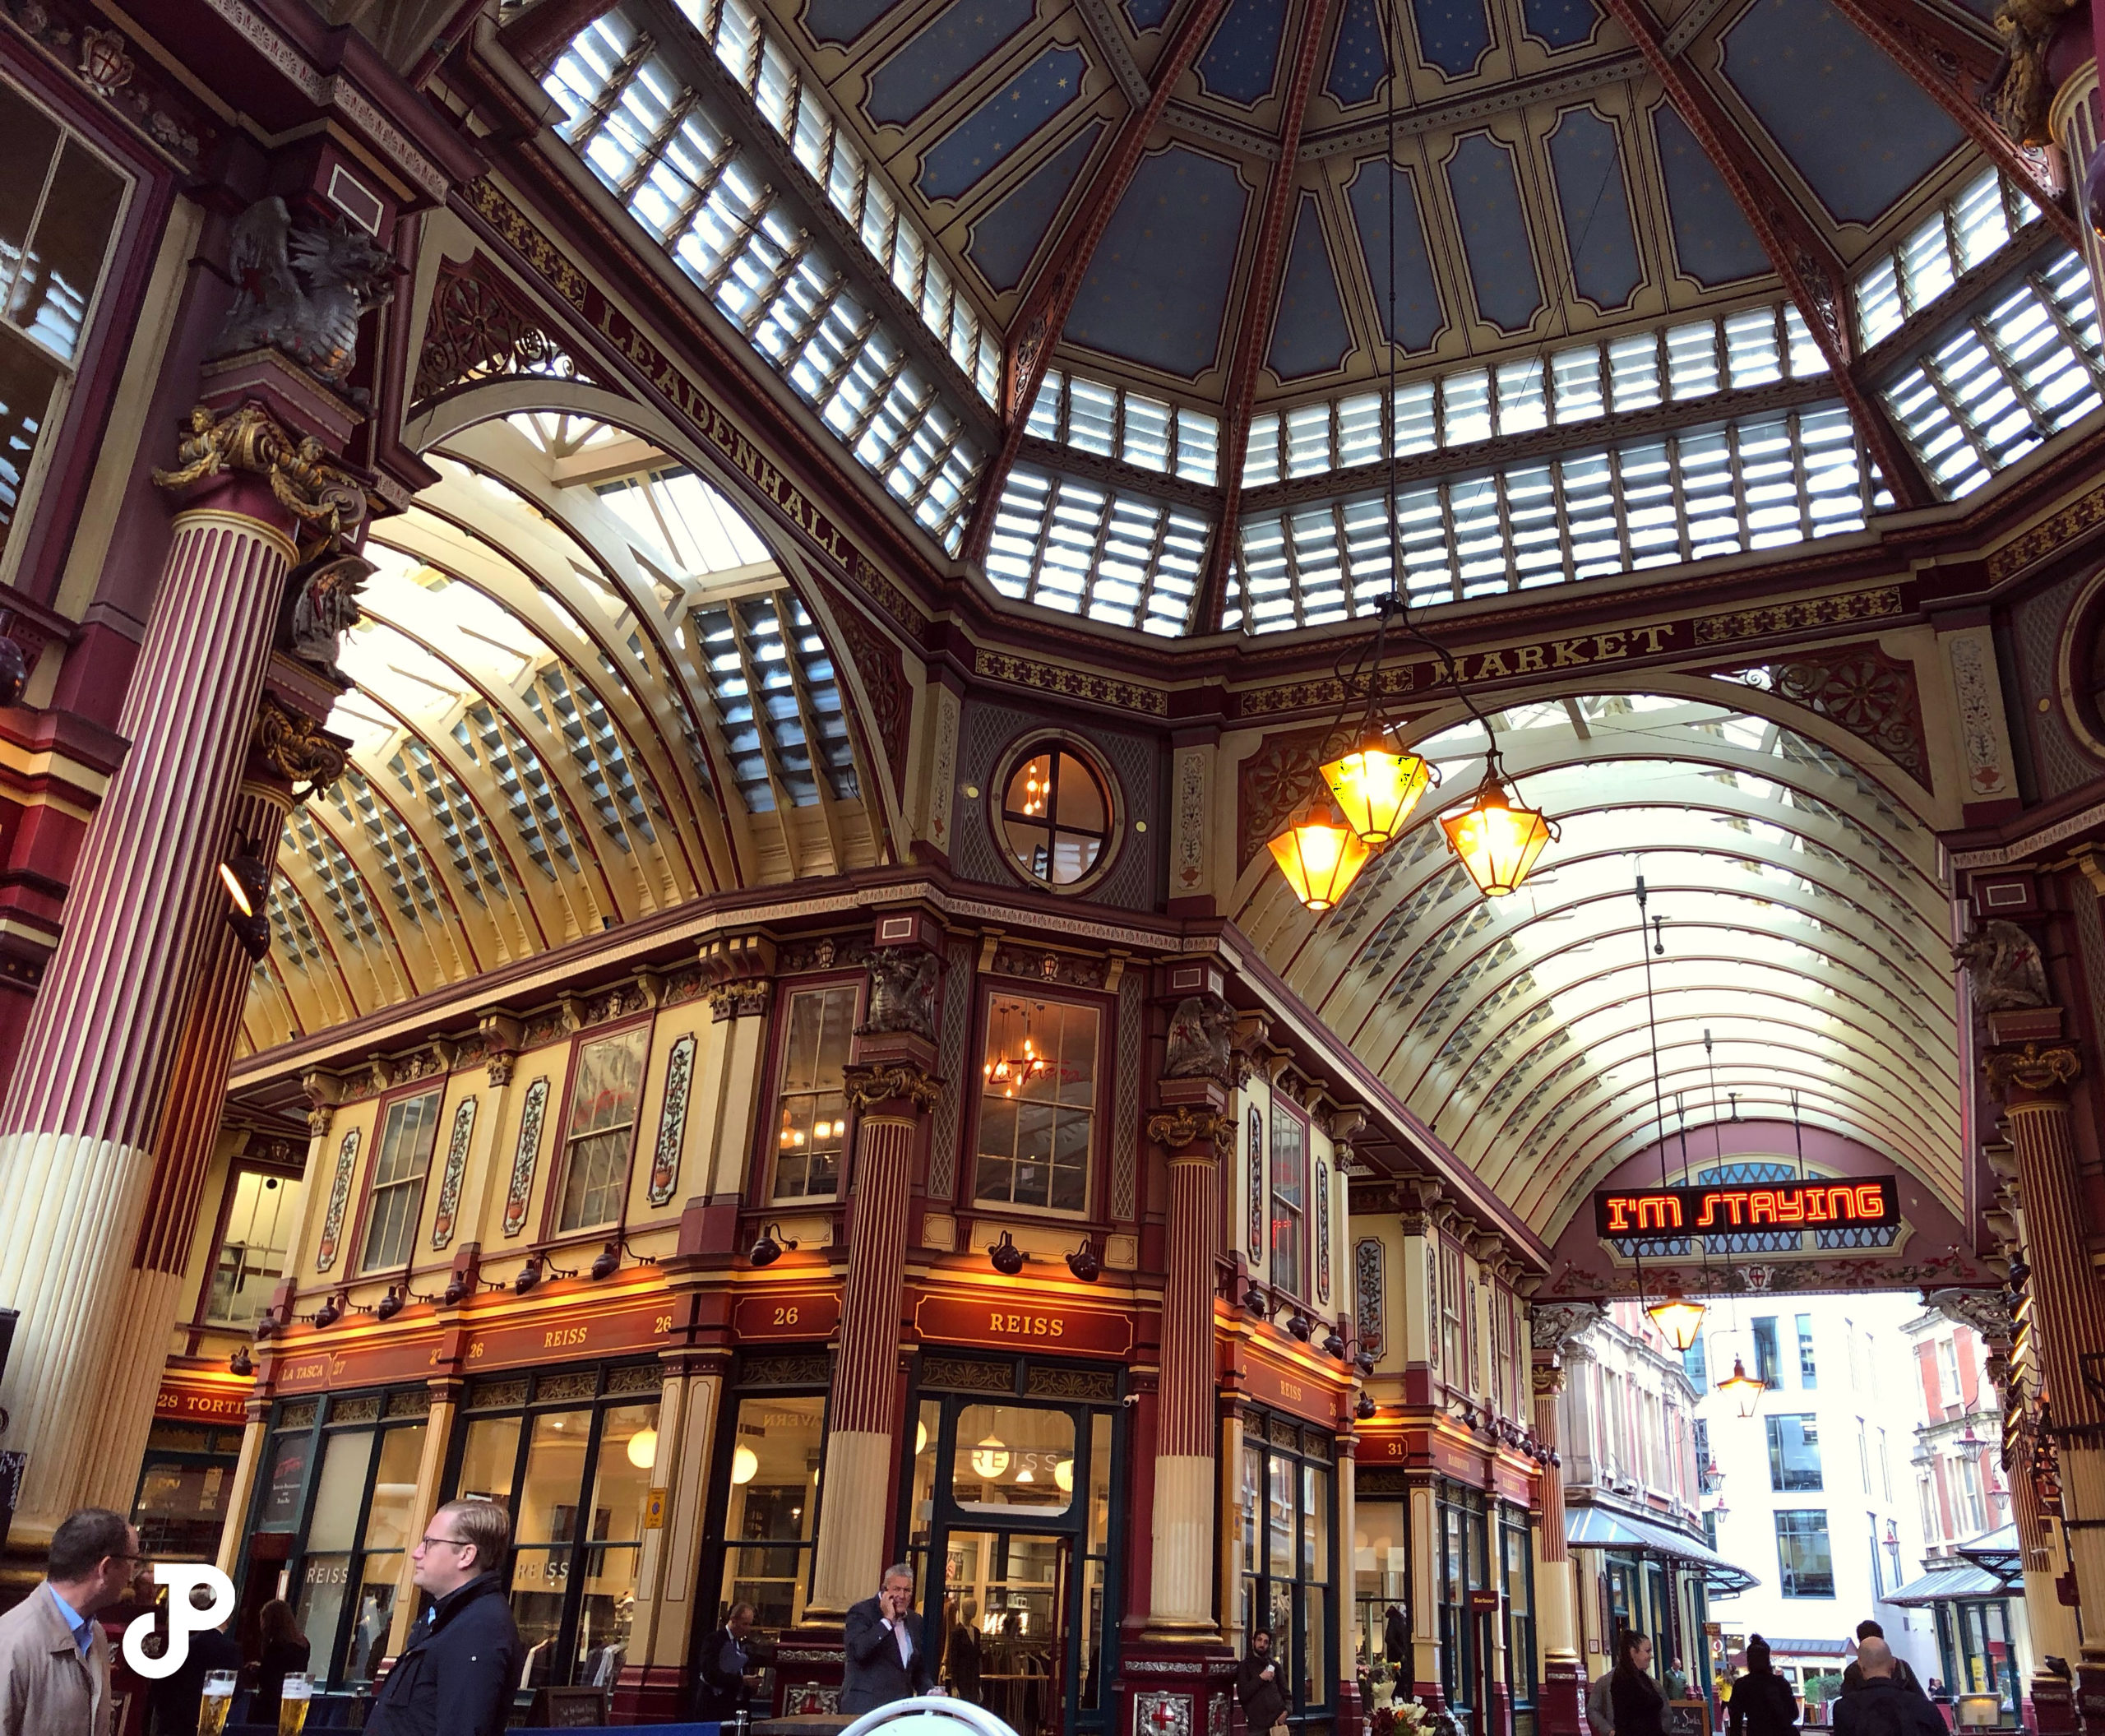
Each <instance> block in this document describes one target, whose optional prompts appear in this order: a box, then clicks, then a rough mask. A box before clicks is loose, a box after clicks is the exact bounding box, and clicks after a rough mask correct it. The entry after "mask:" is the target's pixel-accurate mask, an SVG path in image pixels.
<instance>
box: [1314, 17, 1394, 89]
mask: <svg viewBox="0 0 2105 1736" xmlns="http://www.w3.org/2000/svg"><path fill="white" fill-rule="evenodd" d="M1388 71H1389V54H1388V50H1387V49H1386V48H1385V47H1384V46H1383V44H1382V41H1381V11H1380V8H1379V7H1377V6H1376V0H1345V15H1344V18H1343V19H1342V20H1341V21H1339V25H1338V39H1337V41H1336V43H1335V44H1334V45H1333V46H1332V47H1331V49H1330V76H1329V78H1327V79H1326V80H1325V81H1324V84H1323V89H1324V90H1325V93H1326V94H1327V95H1329V96H1330V100H1331V101H1333V102H1335V104H1337V105H1338V106H1339V108H1340V109H1350V108H1352V107H1353V106H1354V105H1355V104H1359V103H1363V102H1367V101H1369V100H1372V97H1373V95H1374V94H1375V92H1376V91H1377V90H1380V89H1381V81H1382V79H1383V78H1384V77H1385V76H1386V75H1387V73H1388Z"/></svg>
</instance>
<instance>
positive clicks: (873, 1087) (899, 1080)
mask: <svg viewBox="0 0 2105 1736" xmlns="http://www.w3.org/2000/svg"><path fill="white" fill-rule="evenodd" d="M841 1083H842V1086H843V1087H844V1089H845V1090H846V1091H847V1094H848V1100H849V1102H850V1103H852V1104H854V1105H855V1107H856V1108H857V1109H858V1110H861V1111H863V1112H864V1113H867V1112H868V1111H869V1110H871V1109H875V1108H877V1105H878V1104H881V1103H890V1102H892V1101H893V1100H895V1099H899V1100H902V1101H904V1102H907V1103H910V1104H913V1105H914V1108H916V1109H922V1110H928V1109H933V1108H934V1107H935V1106H936V1104H937V1100H938V1099H940V1098H941V1096H942V1095H943V1081H941V1080H940V1079H938V1078H937V1077H936V1076H935V1075H934V1074H932V1073H931V1072H928V1070H927V1069H926V1068H925V1067H917V1066H916V1065H915V1064H914V1062H911V1061H851V1062H849V1064H848V1065H847V1066H846V1067H844V1068H843V1069H842V1070H841Z"/></svg>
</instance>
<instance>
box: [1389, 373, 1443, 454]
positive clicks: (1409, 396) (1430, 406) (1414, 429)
mask: <svg viewBox="0 0 2105 1736" xmlns="http://www.w3.org/2000/svg"><path fill="white" fill-rule="evenodd" d="M1439 444H1440V424H1439V416H1438V410H1437V406H1436V387H1435V386H1434V384H1433V382H1432V381H1430V380H1418V381H1415V382H1412V383H1411V384H1409V385H1407V386H1399V387H1397V388H1396V455H1397V456H1399V457H1407V456H1409V455H1410V454H1411V453H1413V452H1429V451H1432V450H1433V449H1434V448H1435V447H1437V446H1438V445H1439Z"/></svg>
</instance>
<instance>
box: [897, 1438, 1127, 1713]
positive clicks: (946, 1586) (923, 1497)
mask: <svg viewBox="0 0 2105 1736" xmlns="http://www.w3.org/2000/svg"><path fill="white" fill-rule="evenodd" d="M1112 1426H1113V1419H1112V1417H1111V1415H1110V1414H1109V1413H1108V1412H1094V1411H1091V1410H1079V1409H1068V1408H1066V1407H1064V1406H1057V1405H1029V1404H1012V1403H1007V1402H993V1403H990V1402H988V1401H987V1400H985V1399H983V1398H982V1397H978V1396H974V1397H966V1396H956V1397H943V1398H937V1397H928V1398H924V1399H923V1401H922V1403H921V1406H920V1410H919V1416H918V1422H917V1424H916V1426H915V1429H914V1447H915V1453H914V1491H913V1508H912V1511H913V1520H912V1541H913V1553H912V1560H913V1563H914V1570H915V1574H916V1576H917V1581H918V1585H919V1586H920V1590H921V1599H922V1625H923V1632H924V1634H926V1635H928V1636H929V1637H928V1644H929V1645H930V1646H931V1647H932V1649H933V1650H934V1651H935V1653H936V1655H937V1656H938V1657H939V1658H940V1660H941V1666H940V1674H941V1681H942V1683H943V1684H944V1685H945V1686H946V1687H948V1688H949V1689H950V1691H951V1692H952V1693H954V1694H956V1695H957V1696H959V1697H960V1698H963V1699H967V1700H970V1701H973V1702H974V1704H976V1705H979V1706H985V1707H986V1708H987V1709H988V1711H992V1712H993V1713H994V1714H995V1715H997V1717H999V1718H1001V1719H1002V1720H1003V1721H1004V1722H1006V1724H1008V1725H1009V1726H1010V1727H1011V1729H1014V1730H1015V1731H1016V1732H1017V1733H1018V1736H1059V1733H1062V1732H1064V1731H1070V1730H1073V1731H1100V1730H1102V1729H1104V1728H1105V1726H1106V1724H1107V1723H1108V1713H1109V1707H1108V1703H1107V1701H1106V1697H1105V1696H1104V1694H1103V1687H1102V1685H1103V1683H1104V1682H1106V1681H1107V1680H1108V1679H1109V1678H1110V1675H1111V1674H1112V1672H1113V1670H1114V1669H1115V1667H1116V1666H1115V1664H1114V1663H1113V1662H1112V1661H1111V1660H1107V1659H1106V1657H1105V1656H1104V1652H1105V1649H1106V1648H1107V1646H1110V1645H1111V1644H1112V1643H1113V1641H1114V1640H1115V1630H1116V1623H1117V1611H1116V1608H1115V1598H1114V1595H1113V1578H1114V1566H1113V1562H1112V1559H1111V1539H1110V1509H1111V1468H1112V1450H1111V1442H1112Z"/></svg>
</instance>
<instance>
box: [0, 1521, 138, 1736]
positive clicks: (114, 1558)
mask: <svg viewBox="0 0 2105 1736" xmlns="http://www.w3.org/2000/svg"><path fill="white" fill-rule="evenodd" d="M139 1565H140V1557H139V1534H138V1532H137V1531H136V1530H133V1529H132V1527H131V1526H130V1525H127V1524H126V1523H125V1522H124V1520H123V1516H121V1515H120V1514H117V1513H113V1512H111V1511H109V1509H108V1508H106V1507H83V1508H81V1511H79V1512H77V1513H72V1514H69V1515H67V1517H66V1518H65V1519H64V1520H63V1521H61V1523H60V1525H59V1526H58V1530H55V1531H53V1533H52V1534H51V1557H50V1562H49V1565H48V1567H46V1568H45V1578H44V1583H43V1584H42V1585H40V1586H38V1587H37V1588H36V1589H35V1590H34V1591H32V1592H30V1595H28V1596H27V1597H25V1598H24V1599H22V1600H21V1603H19V1604H16V1605H15V1607H14V1608H13V1609H10V1610H9V1611H8V1612H7V1613H6V1614H5V1615H0V1736H109V1732H110V1704H109V1639H108V1637H107V1636H105V1635H104V1632H103V1631H102V1623H99V1622H98V1621H97V1620H96V1619H95V1617H96V1615H97V1613H99V1612H100V1611H102V1610H104V1609H109V1608H110V1607H111V1606H112V1605H113V1604H119V1603H122V1602H123V1600H124V1596H125V1594H126V1593H127V1591H128V1590H130V1589H131V1586H132V1577H133V1576H134V1575H135V1574H136V1572H137V1571H138V1568H139Z"/></svg>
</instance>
